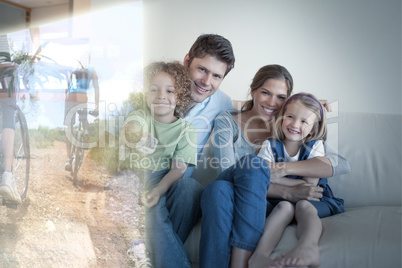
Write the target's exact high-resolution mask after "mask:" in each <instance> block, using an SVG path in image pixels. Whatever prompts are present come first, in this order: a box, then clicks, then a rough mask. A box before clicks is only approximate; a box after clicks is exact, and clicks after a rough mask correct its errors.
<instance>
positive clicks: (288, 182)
mask: <svg viewBox="0 0 402 268" xmlns="http://www.w3.org/2000/svg"><path fill="white" fill-rule="evenodd" d="M271 183H274V184H279V185H282V186H288V187H289V186H290V187H292V186H296V185H299V184H303V183H306V181H304V180H295V179H291V178H287V177H281V178H275V179H272V178H271Z"/></svg>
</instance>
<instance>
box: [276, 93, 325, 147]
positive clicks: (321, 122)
mask: <svg viewBox="0 0 402 268" xmlns="http://www.w3.org/2000/svg"><path fill="white" fill-rule="evenodd" d="M294 102H297V103H300V104H302V105H303V106H305V107H306V108H308V109H309V110H311V111H312V112H313V113H314V114H315V115H316V116H317V120H316V121H315V122H314V126H313V129H312V130H311V132H310V134H309V135H307V137H306V138H305V140H304V141H303V142H304V143H305V142H309V141H311V140H317V139H321V140H322V141H325V140H326V139H327V125H326V123H325V109H324V108H323V106H322V104H321V103H320V102H319V101H318V100H317V98H316V97H314V95H312V94H309V93H303V92H302V93H298V94H295V95H293V96H290V97H289V98H288V99H287V100H286V101H285V104H284V105H283V106H282V108H281V110H280V112H279V114H278V117H277V119H276V122H275V128H274V135H275V138H277V139H278V140H281V141H283V140H285V134H284V133H283V131H282V123H283V118H284V115H285V112H286V108H287V106H288V104H290V103H294Z"/></svg>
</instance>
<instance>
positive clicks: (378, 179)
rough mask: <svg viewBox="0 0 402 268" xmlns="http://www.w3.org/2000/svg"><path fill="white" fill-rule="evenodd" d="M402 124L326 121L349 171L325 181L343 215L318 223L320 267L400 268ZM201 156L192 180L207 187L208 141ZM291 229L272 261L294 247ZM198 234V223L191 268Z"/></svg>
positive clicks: (361, 117) (388, 118)
mask: <svg viewBox="0 0 402 268" xmlns="http://www.w3.org/2000/svg"><path fill="white" fill-rule="evenodd" d="M401 122H402V116H401V115H383V114H364V113H344V114H339V116H337V117H335V118H332V119H329V120H328V127H329V137H328V142H329V144H331V145H332V146H335V148H338V151H339V152H341V154H342V155H344V156H345V157H346V158H347V159H348V161H349V163H350V165H351V169H352V171H351V173H350V174H348V175H343V176H339V177H333V178H330V179H329V183H330V185H331V188H332V190H333V191H334V193H335V195H336V196H338V197H340V198H343V199H344V200H345V212H344V213H341V214H339V215H335V216H332V217H328V218H324V219H322V223H323V233H322V237H321V240H320V243H319V249H320V255H321V263H322V264H321V267H323V268H331V267H334V268H348V267H350V268H360V267H364V268H370V267H373V268H377V267H387V268H399V267H402V266H401V252H402V251H401V238H402V236H401V216H402V215H401V180H402V178H401V166H402V161H401V152H402V148H401V140H402V138H401V137H402V136H401ZM203 154H204V155H203V158H201V159H202V161H201V162H199V166H198V167H197V169H196V171H195V173H194V177H195V178H196V179H197V180H199V181H200V182H201V183H202V184H203V185H204V186H205V185H206V184H208V183H209V182H211V181H213V180H214V179H215V177H216V171H215V170H214V169H212V168H210V167H209V166H210V165H208V164H207V165H205V162H204V161H205V160H207V161H208V159H210V157H212V156H213V148H212V146H211V142H210V141H209V143H208V144H207V146H206V147H205V149H204V152H203ZM208 157H209V158H208ZM295 230H296V229H295V225H290V226H289V227H287V229H286V231H285V234H284V236H283V237H282V240H281V241H280V243H279V245H278V246H277V248H276V249H275V251H274V252H273V253H272V255H271V256H272V257H275V256H277V255H278V254H280V253H282V252H287V251H289V250H290V249H291V248H292V247H293V246H294V245H295V244H296V241H297V240H296V232H295ZM200 235H201V228H200V223H198V225H197V226H196V227H195V228H194V229H193V231H192V233H191V234H190V237H189V238H188V240H187V241H186V243H185V247H186V250H187V252H188V254H189V257H190V259H191V260H192V262H193V267H198V252H199V241H200ZM211 268H214V267H211ZM216 268H222V267H216Z"/></svg>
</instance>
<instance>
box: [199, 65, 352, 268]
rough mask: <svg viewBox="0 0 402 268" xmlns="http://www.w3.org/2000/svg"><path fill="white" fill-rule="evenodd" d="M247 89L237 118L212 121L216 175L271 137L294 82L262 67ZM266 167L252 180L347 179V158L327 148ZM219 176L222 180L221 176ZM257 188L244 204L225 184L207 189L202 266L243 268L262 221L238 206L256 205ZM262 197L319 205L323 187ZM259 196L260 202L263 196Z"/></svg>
mask: <svg viewBox="0 0 402 268" xmlns="http://www.w3.org/2000/svg"><path fill="white" fill-rule="evenodd" d="M250 88H251V90H250V94H251V97H252V100H250V101H248V102H246V103H245V104H244V105H243V107H242V110H241V111H240V112H239V113H233V114H231V113H229V112H224V113H222V114H220V115H219V116H218V117H217V118H216V119H215V125H214V128H215V129H214V142H215V146H214V147H215V156H216V157H217V158H218V159H220V163H221V166H222V167H221V170H220V171H221V172H224V171H225V170H226V169H228V168H229V167H231V166H232V165H233V164H235V163H236V161H237V160H239V159H240V158H241V157H243V156H245V155H248V154H256V153H257V152H258V150H259V149H260V147H261V144H262V142H263V141H264V140H265V139H267V138H268V137H270V136H272V123H273V122H274V121H275V120H274V119H275V116H276V115H277V113H278V112H279V110H280V109H281V107H282V106H283V104H284V102H285V100H286V98H287V97H288V96H290V94H291V92H292V90H293V79H292V76H291V75H290V73H289V72H288V71H287V70H286V68H284V67H282V66H280V65H267V66H264V67H262V68H261V69H260V70H259V71H258V72H257V73H256V75H255V76H254V78H253V81H252V84H251V85H250ZM251 158H252V157H251ZM248 160H249V161H252V160H257V159H256V158H253V159H248ZM248 163H249V162H248ZM255 164H256V165H261V167H262V168H261V169H260V170H264V169H265V170H266V169H267V167H268V164H266V163H265V162H264V161H262V162H258V160H257V162H256V163H255ZM269 167H270V169H268V171H265V172H266V173H267V174H254V175H255V176H260V177H261V176H262V177H268V179H269V177H270V178H271V179H272V178H273V177H283V176H286V175H290V174H292V175H300V176H311V177H320V178H328V177H332V176H337V175H341V174H346V173H348V172H349V170H350V167H349V164H348V163H347V161H346V159H344V158H343V157H341V156H339V155H337V154H336V152H335V150H334V149H333V148H330V147H326V157H316V158H313V159H309V160H305V161H299V162H288V163H281V165H280V166H279V165H270V166H269ZM247 168H249V167H248V166H245V168H244V170H243V173H244V174H247V172H255V170H258V169H247ZM226 171H228V170H226ZM228 172H231V171H228ZM222 175H223V176H225V175H224V174H223V173H222V174H221V176H222ZM226 175H228V174H226ZM229 175H232V174H229ZM221 176H220V177H221ZM248 177H253V174H252V173H248ZM259 184H260V185H264V183H262V180H250V181H248V182H247V188H248V190H249V192H248V193H245V194H249V195H248V196H245V197H244V200H235V198H234V196H235V193H234V188H233V184H232V183H231V182H230V181H226V180H216V181H214V182H212V183H211V184H209V185H208V186H207V187H206V189H205V191H204V194H203V196H202V200H201V207H202V222H201V228H202V231H201V242H200V243H201V244H200V266H201V267H229V264H230V263H231V267H235V266H236V265H239V266H241V267H244V266H247V263H248V260H249V259H250V256H251V255H252V253H253V251H254V250H255V247H256V245H257V242H258V239H259V237H260V236H261V235H262V229H263V226H264V222H261V219H256V218H254V217H250V216H249V215H250V214H249V212H250V211H252V210H250V211H249V210H248V209H247V208H248V207H246V209H242V208H241V206H239V204H237V202H240V201H247V200H250V201H249V204H248V205H249V206H253V205H254V204H256V203H257V201H256V199H255V198H254V196H255V197H256V198H257V194H256V193H255V192H257V191H260V188H261V187H260V186H259ZM253 189H255V190H253ZM266 196H267V197H270V198H273V199H274V198H277V199H285V200H288V201H291V202H293V203H296V202H297V201H299V200H311V201H318V200H319V199H320V198H321V197H322V188H321V187H317V186H309V185H305V184H304V185H298V186H295V187H286V186H281V185H276V184H272V185H270V187H269V188H268V191H267V192H266ZM258 197H259V198H265V196H263V197H261V196H258ZM251 200H252V201H251ZM271 209H272V208H271ZM239 230H240V231H239ZM243 231H244V232H243ZM244 236H245V237H247V238H249V239H250V240H251V241H252V242H249V241H242V238H241V237H244ZM239 237H240V239H239ZM251 260H252V259H251Z"/></svg>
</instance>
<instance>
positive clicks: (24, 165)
mask: <svg viewBox="0 0 402 268" xmlns="http://www.w3.org/2000/svg"><path fill="white" fill-rule="evenodd" d="M14 108H15V138H14V159H13V175H14V180H15V183H16V185H17V189H18V192H19V193H20V195H21V200H23V199H24V198H25V197H26V194H27V191H28V182H29V171H30V160H31V159H30V147H29V136H28V125H27V121H26V119H25V115H24V114H23V112H22V111H21V109H20V108H19V107H18V106H14Z"/></svg>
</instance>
